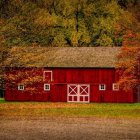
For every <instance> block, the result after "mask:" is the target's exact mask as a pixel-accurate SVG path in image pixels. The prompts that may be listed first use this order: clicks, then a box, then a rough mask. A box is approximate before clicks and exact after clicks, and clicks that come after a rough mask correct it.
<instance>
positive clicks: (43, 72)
mask: <svg viewBox="0 0 140 140" xmlns="http://www.w3.org/2000/svg"><path fill="white" fill-rule="evenodd" d="M47 72H50V73H51V81H53V72H52V71H50V70H49V71H48V70H47V71H43V81H45V73H47Z"/></svg>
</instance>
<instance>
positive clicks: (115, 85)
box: [113, 83, 119, 91]
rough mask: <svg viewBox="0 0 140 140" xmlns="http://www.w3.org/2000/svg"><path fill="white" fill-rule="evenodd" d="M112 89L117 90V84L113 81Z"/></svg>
mask: <svg viewBox="0 0 140 140" xmlns="http://www.w3.org/2000/svg"><path fill="white" fill-rule="evenodd" d="M113 90H116V91H117V90H119V84H117V83H113Z"/></svg>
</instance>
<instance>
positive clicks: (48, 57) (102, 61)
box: [12, 47, 120, 67]
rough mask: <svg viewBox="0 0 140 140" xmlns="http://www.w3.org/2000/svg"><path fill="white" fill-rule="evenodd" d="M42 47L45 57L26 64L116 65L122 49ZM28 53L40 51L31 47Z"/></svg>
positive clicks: (69, 65)
mask: <svg viewBox="0 0 140 140" xmlns="http://www.w3.org/2000/svg"><path fill="white" fill-rule="evenodd" d="M40 49H42V51H43V52H44V53H43V55H44V56H43V58H42V59H38V60H37V62H31V61H29V63H30V64H29V65H28V63H27V65H26V66H30V65H31V66H36V67H115V64H116V60H117V54H118V53H119V51H120V48H119V47H43V48H40ZM28 53H32V54H35V55H37V54H38V51H37V50H36V51H34V50H32V48H30V50H28V51H27V54H28ZM13 57H16V56H15V55H14V56H13ZM13 59H15V58H13ZM16 59H17V58H16ZM12 61H13V60H12ZM13 62H16V60H15V61H13ZM31 63H32V64H31Z"/></svg>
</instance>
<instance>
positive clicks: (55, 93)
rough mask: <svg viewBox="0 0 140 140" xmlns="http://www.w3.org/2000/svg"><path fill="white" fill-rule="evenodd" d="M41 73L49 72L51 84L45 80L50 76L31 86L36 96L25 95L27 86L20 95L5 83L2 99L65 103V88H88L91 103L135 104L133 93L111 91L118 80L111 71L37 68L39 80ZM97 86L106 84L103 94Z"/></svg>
mask: <svg viewBox="0 0 140 140" xmlns="http://www.w3.org/2000/svg"><path fill="white" fill-rule="evenodd" d="M30 69H31V68H30ZM21 70H22V69H21V68H18V69H14V70H11V71H9V70H7V71H6V74H8V73H18V71H21ZM23 71H26V69H24V70H23ZM43 71H52V81H50V80H48V77H49V79H50V75H47V77H46V76H45V79H44V81H43V82H40V83H37V84H36V85H35V84H34V85H32V86H35V87H36V92H35V93H33V94H32V93H30V92H28V91H26V88H27V87H26V86H25V90H23V91H20V90H18V89H17V85H15V88H11V87H9V84H8V83H7V84H6V94H5V99H6V100H9V101H52V102H67V85H68V84H88V85H90V102H134V94H133V92H132V91H129V92H125V91H122V90H119V91H113V90H112V84H113V83H116V82H117V80H118V78H119V75H118V74H117V72H116V70H115V69H114V68H45V69H42V68H40V69H39V68H38V69H37V68H36V74H37V75H40V76H42V79H43ZM18 82H20V81H17V83H18ZM44 83H49V84H50V88H51V89H50V91H44ZM99 84H105V85H106V90H105V91H100V90H99Z"/></svg>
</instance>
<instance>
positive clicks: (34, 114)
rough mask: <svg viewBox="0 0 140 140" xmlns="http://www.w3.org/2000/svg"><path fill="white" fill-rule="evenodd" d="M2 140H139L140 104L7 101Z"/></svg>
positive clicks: (0, 112) (0, 122)
mask: <svg viewBox="0 0 140 140" xmlns="http://www.w3.org/2000/svg"><path fill="white" fill-rule="evenodd" d="M0 128H1V130H2V131H0V139H1V140H7V139H8V140H15V139H16V140H22V139H23V140H24V139H27V140H28V139H33V140H38V139H39V140H44V139H46V138H47V139H50V140H95V139H96V140H119V139H123V140H132V139H133V140H139V139H140V133H139V132H140V104H139V103H135V104H117V103H116V104H115V103H113V104H112V103H89V104H78V103H77V104H74V103H49V102H6V101H4V100H3V99H0Z"/></svg>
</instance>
